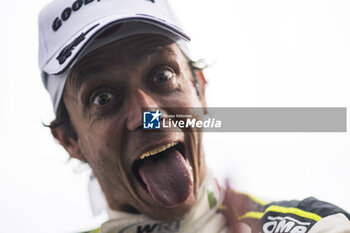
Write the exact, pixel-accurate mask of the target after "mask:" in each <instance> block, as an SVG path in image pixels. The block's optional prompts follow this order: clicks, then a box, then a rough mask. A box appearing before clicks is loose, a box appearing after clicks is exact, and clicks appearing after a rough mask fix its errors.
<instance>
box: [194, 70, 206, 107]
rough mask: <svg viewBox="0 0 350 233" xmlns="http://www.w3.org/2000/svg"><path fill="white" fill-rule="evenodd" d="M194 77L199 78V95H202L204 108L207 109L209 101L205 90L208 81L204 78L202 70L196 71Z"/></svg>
mask: <svg viewBox="0 0 350 233" xmlns="http://www.w3.org/2000/svg"><path fill="white" fill-rule="evenodd" d="M194 75H195V76H196V78H197V82H198V85H199V94H200V99H201V102H202V104H203V107H205V108H206V107H207V101H206V98H205V88H206V86H207V80H206V79H205V77H204V74H203V71H202V70H195V71H194Z"/></svg>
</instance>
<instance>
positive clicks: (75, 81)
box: [68, 64, 105, 95]
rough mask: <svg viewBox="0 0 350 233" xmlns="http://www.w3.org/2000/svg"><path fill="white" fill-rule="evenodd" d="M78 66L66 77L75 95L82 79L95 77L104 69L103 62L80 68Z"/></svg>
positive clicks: (86, 79)
mask: <svg viewBox="0 0 350 233" xmlns="http://www.w3.org/2000/svg"><path fill="white" fill-rule="evenodd" d="M79 67H80V66H79ZM79 67H77V69H78V70H73V71H72V73H71V74H70V76H69V78H68V80H69V83H70V85H71V86H72V88H73V91H74V93H75V95H76V94H77V92H78V91H79V89H80V88H81V85H82V84H83V81H84V82H85V81H88V80H89V79H91V78H95V77H96V76H98V75H99V74H101V73H102V72H103V70H104V69H105V65H104V64H95V65H93V66H88V67H82V68H81V69H79Z"/></svg>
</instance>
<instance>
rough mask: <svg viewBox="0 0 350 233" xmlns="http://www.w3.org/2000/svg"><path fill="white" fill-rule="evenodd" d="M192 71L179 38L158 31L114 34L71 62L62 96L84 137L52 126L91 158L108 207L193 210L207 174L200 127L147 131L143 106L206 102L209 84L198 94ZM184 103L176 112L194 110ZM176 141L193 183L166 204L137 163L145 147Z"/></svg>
mask: <svg viewBox="0 0 350 233" xmlns="http://www.w3.org/2000/svg"><path fill="white" fill-rule="evenodd" d="M193 79H194V77H193V75H192V72H191V70H190V68H189V65H188V59H187V58H186V57H185V56H184V55H183V53H182V52H181V50H180V49H179V47H178V45H177V44H176V43H174V42H172V41H170V40H168V39H167V38H165V37H161V36H155V35H142V36H134V37H131V38H126V39H123V40H119V41H117V42H113V43H111V44H109V45H106V46H104V47H102V48H101V49H98V50H97V51H95V52H93V53H92V54H90V55H88V56H86V57H85V58H83V59H82V60H81V61H79V62H78V64H77V65H75V66H74V67H73V69H72V72H71V74H70V76H69V78H68V81H67V83H66V86H65V91H64V103H65V105H66V108H67V111H68V114H69V116H70V119H71V122H72V125H73V127H74V129H75V131H76V133H77V136H78V139H77V141H74V140H73V139H72V138H70V137H69V136H67V135H66V133H65V131H64V130H63V129H62V128H54V129H52V133H53V135H54V136H55V137H56V138H57V139H58V140H59V141H60V143H61V144H62V145H63V146H64V147H65V149H66V150H67V151H68V153H69V154H70V155H71V156H72V157H74V158H77V159H80V160H82V161H86V162H88V163H89V165H90V166H91V168H92V170H93V172H94V175H95V176H96V178H97V179H98V181H99V183H100V185H101V187H102V190H103V192H104V193H105V196H106V198H107V201H108V204H109V207H110V208H112V209H115V210H121V211H128V212H133V213H143V214H146V215H148V216H150V217H151V218H153V219H159V220H170V219H171V220H174V219H179V218H182V217H184V216H185V215H186V214H187V213H188V212H189V211H190V210H191V208H192V206H193V204H194V203H195V200H196V195H197V191H198V188H199V185H200V184H201V182H202V180H203V179H204V177H205V161H204V154H203V150H202V144H201V142H202V138H201V133H199V132H192V131H188V132H183V131H177V132H174V131H172V132H169V131H166V130H164V129H160V130H158V131H155V132H154V131H153V132H149V131H145V130H143V129H142V113H143V111H144V108H151V107H152V108H158V109H160V110H161V111H162V108H165V107H167V110H166V111H167V112H166V113H167V114H175V112H174V113H172V112H169V111H171V110H169V108H171V107H174V108H190V107H204V106H205V98H204V88H201V90H200V92H201V93H200V95H198V93H197V90H196V88H195V86H194V84H193ZM200 84H202V85H203V86H204V84H203V83H200ZM164 111H165V110H163V112H164ZM182 111H183V112H176V113H180V114H191V113H189V112H186V111H187V110H186V109H183V110H182ZM172 142H179V143H180V144H182V145H183V146H184V157H185V159H186V161H187V163H188V164H189V165H190V167H191V168H192V169H191V172H192V175H193V190H192V189H191V190H192V191H191V193H190V194H189V195H188V196H186V198H185V200H184V201H181V202H180V203H176V204H175V205H173V206H164V205H162V204H161V203H159V201H157V200H155V199H154V198H153V197H152V196H151V195H150V193H149V192H148V191H147V189H145V187H143V185H142V184H141V182H140V180H139V177H137V175H135V171H133V165H134V162H135V161H136V160H137V159H138V158H139V157H140V156H141V155H142V154H143V153H145V152H147V151H149V150H152V149H154V148H157V147H159V146H162V145H166V144H169V143H172ZM169 161H173V160H169ZM152 177H153V176H152ZM152 191H153V192H155V193H157V190H155V191H154V190H152ZM181 197H182V196H181Z"/></svg>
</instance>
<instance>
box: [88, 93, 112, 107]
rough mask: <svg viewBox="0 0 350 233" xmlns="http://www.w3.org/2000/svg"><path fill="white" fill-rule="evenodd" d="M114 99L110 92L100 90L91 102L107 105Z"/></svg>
mask: <svg viewBox="0 0 350 233" xmlns="http://www.w3.org/2000/svg"><path fill="white" fill-rule="evenodd" d="M113 99H114V95H113V94H112V93H110V92H101V93H99V94H97V95H96V96H95V97H94V98H93V99H92V103H93V104H96V105H100V106H103V105H107V104H109V103H110V102H112V101H113Z"/></svg>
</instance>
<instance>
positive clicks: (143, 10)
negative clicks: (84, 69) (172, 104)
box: [39, 0, 190, 113]
mask: <svg viewBox="0 0 350 233" xmlns="http://www.w3.org/2000/svg"><path fill="white" fill-rule="evenodd" d="M106 34H107V36H106ZM139 34H158V35H163V36H166V37H168V38H170V39H171V40H173V41H174V42H177V43H178V44H179V45H180V47H181V48H182V50H183V51H184V52H185V53H186V54H188V51H187V49H186V45H185V42H187V41H189V40H190V37H189V36H188V35H187V34H186V33H185V32H184V31H183V30H182V28H181V26H180V23H179V21H178V20H177V18H176V16H175V14H174V12H173V11H172V9H171V7H170V6H169V3H168V2H167V0H54V1H52V2H51V3H50V4H48V5H47V6H46V7H45V8H43V9H42V11H41V12H40V14H39V66H40V70H41V73H42V80H43V83H44V86H45V88H46V89H47V90H48V92H49V93H50V95H51V100H52V103H53V107H54V112H55V113H56V112H57V108H58V105H59V103H60V100H61V97H62V93H63V90H64V86H65V82H66V79H67V77H68V74H69V72H70V69H71V67H72V66H73V65H74V64H75V63H76V62H77V61H78V60H79V59H80V58H82V57H83V56H84V55H86V54H88V53H89V52H91V51H93V50H95V49H97V48H99V47H101V46H103V45H106V44H108V43H110V42H112V41H116V40H120V39H122V38H126V37H129V36H133V35H139Z"/></svg>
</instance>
